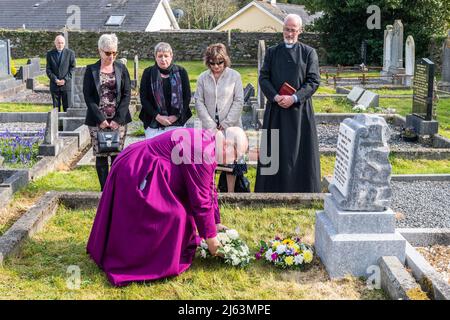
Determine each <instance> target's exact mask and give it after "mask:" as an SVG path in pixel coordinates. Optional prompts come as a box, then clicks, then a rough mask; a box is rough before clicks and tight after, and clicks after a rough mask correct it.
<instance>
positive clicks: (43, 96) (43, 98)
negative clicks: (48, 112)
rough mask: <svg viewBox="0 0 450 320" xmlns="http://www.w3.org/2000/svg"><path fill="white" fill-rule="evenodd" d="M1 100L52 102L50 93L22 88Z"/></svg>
mask: <svg viewBox="0 0 450 320" xmlns="http://www.w3.org/2000/svg"><path fill="white" fill-rule="evenodd" d="M2 102H13V103H48V104H52V96H51V95H50V93H45V92H33V91H32V90H24V91H22V92H20V93H18V94H16V95H15V96H13V97H9V98H6V99H4V100H2Z"/></svg>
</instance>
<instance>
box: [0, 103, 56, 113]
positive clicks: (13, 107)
mask: <svg viewBox="0 0 450 320" xmlns="http://www.w3.org/2000/svg"><path fill="white" fill-rule="evenodd" d="M51 110H52V105H50V104H49V105H36V104H32V103H12V102H11V103H10V102H2V103H0V112H48V111H51Z"/></svg>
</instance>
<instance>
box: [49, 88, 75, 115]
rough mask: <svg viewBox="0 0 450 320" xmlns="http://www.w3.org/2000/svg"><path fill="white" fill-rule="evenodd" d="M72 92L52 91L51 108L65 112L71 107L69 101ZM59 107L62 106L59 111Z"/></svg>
mask: <svg viewBox="0 0 450 320" xmlns="http://www.w3.org/2000/svg"><path fill="white" fill-rule="evenodd" d="M71 94H72V92H71V91H70V90H69V91H62V90H56V91H52V101H53V108H57V109H58V112H61V111H64V112H66V111H67V108H70V107H71V105H70V104H71V101H70V96H71ZM61 105H62V109H63V110H61Z"/></svg>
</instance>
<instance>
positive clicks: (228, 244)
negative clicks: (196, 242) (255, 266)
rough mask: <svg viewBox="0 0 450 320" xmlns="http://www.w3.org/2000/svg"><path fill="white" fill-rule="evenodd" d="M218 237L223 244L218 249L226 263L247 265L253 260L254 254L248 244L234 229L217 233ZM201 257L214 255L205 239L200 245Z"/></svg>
mask: <svg viewBox="0 0 450 320" xmlns="http://www.w3.org/2000/svg"><path fill="white" fill-rule="evenodd" d="M217 239H218V240H219V242H220V244H221V246H220V248H219V249H218V250H217V255H218V257H220V258H222V259H223V260H224V261H225V263H227V264H230V265H232V266H236V267H245V266H247V265H248V264H249V263H250V261H251V260H253V259H254V258H253V255H251V254H250V250H249V249H248V246H247V244H246V243H245V242H244V241H242V239H241V238H240V237H239V233H238V232H237V231H236V230H234V229H227V230H223V231H219V232H218V233H217ZM198 251H199V253H200V257H202V258H203V259H206V258H209V257H212V255H211V253H210V252H209V250H208V245H207V244H206V241H205V240H202V241H201V243H200V246H199V247H198Z"/></svg>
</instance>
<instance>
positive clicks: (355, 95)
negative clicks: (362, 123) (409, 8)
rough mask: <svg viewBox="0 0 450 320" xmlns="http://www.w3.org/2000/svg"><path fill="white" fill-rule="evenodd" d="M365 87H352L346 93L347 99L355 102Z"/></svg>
mask: <svg viewBox="0 0 450 320" xmlns="http://www.w3.org/2000/svg"><path fill="white" fill-rule="evenodd" d="M364 91H365V89H363V88H361V87H353V88H352V91H350V92H349V93H348V95H347V99H348V100H350V101H351V102H353V103H356V102H357V101H358V100H359V98H361V96H362V95H363V93H364Z"/></svg>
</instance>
